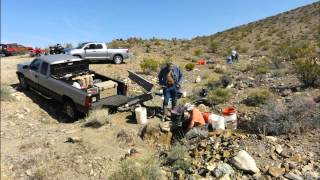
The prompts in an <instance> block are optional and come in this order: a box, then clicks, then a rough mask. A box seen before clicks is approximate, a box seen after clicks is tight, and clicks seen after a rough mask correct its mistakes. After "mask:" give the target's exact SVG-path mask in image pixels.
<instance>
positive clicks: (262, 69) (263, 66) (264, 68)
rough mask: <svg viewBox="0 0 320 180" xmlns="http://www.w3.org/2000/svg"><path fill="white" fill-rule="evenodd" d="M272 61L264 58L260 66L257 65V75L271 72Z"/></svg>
mask: <svg viewBox="0 0 320 180" xmlns="http://www.w3.org/2000/svg"><path fill="white" fill-rule="evenodd" d="M269 64H270V60H269V59H267V58H263V59H262V60H261V62H260V63H259V64H257V65H256V67H255V69H256V74H265V73H267V72H269V71H270V67H269Z"/></svg>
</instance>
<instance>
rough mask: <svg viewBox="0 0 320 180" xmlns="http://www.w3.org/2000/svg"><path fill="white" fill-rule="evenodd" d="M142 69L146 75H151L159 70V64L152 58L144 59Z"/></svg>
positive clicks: (141, 63) (141, 64)
mask: <svg viewBox="0 0 320 180" xmlns="http://www.w3.org/2000/svg"><path fill="white" fill-rule="evenodd" d="M140 67H141V69H142V71H143V72H144V73H146V74H149V73H151V72H155V71H157V70H158V67H159V62H158V61H156V60H155V59H152V58H144V59H143V60H142V61H141V62H140Z"/></svg>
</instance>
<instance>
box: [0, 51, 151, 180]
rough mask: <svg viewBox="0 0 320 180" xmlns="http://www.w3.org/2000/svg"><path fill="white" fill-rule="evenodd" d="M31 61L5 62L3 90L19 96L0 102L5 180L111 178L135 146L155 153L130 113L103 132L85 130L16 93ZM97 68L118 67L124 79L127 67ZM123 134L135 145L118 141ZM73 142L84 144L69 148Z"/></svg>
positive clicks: (46, 103) (50, 105)
mask: <svg viewBox="0 0 320 180" xmlns="http://www.w3.org/2000/svg"><path fill="white" fill-rule="evenodd" d="M28 60H29V61H30V60H31V59H30V58H29V57H26V56H15V57H5V58H1V85H2V86H4V87H8V88H9V90H10V93H11V94H12V95H13V96H15V98H14V99H13V100H11V101H1V179H30V178H42V177H46V179H47V178H49V179H90V178H91V179H97V178H101V179H106V178H107V176H108V175H109V174H110V172H112V171H113V169H114V167H115V166H116V165H117V163H118V161H119V159H120V158H121V157H123V156H124V154H125V153H126V152H127V151H128V149H129V148H131V147H132V146H133V147H135V148H136V149H138V151H140V152H144V153H148V152H152V151H150V147H148V146H146V145H145V144H143V143H142V142H141V140H140V139H138V137H137V135H136V134H137V133H138V131H139V128H140V126H139V125H137V124H135V123H134V121H132V120H130V116H131V113H130V112H123V113H116V114H112V115H110V116H111V119H112V120H111V124H108V125H105V126H102V127H100V128H84V127H82V126H81V125H82V124H83V121H84V120H80V121H77V122H74V123H61V122H63V121H64V118H65V117H64V115H63V113H62V111H61V105H60V104H58V103H57V102H55V101H53V100H45V99H44V98H42V97H41V96H39V95H37V94H36V93H34V92H32V91H26V92H20V91H17V90H15V88H16V87H17V83H18V80H17V78H16V73H15V71H16V65H17V63H20V62H23V61H28ZM92 66H93V68H94V69H95V70H98V71H99V70H100V72H102V73H105V71H106V70H107V69H108V70H109V73H110V74H111V75H112V69H115V68H114V67H115V66H117V70H116V72H117V74H119V72H121V73H120V74H121V75H124V76H123V77H125V73H126V69H125V68H124V66H125V65H113V64H96V65H92ZM129 66H130V65H129ZM108 70H107V71H108ZM114 72H115V71H114ZM154 121H157V120H154ZM121 130H124V131H125V132H127V133H128V134H131V135H132V138H133V140H132V142H130V143H127V144H126V143H122V142H119V141H118V140H117V134H118V133H119V132H120V131H121ZM68 138H72V139H77V140H79V142H76V143H68V142H66V140H67V139H68ZM145 151H148V152H145Z"/></svg>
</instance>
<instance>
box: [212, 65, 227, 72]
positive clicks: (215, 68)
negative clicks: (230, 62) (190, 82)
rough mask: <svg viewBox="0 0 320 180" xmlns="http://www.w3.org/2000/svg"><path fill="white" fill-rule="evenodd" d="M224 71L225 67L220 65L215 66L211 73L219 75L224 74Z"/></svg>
mask: <svg viewBox="0 0 320 180" xmlns="http://www.w3.org/2000/svg"><path fill="white" fill-rule="evenodd" d="M226 70H227V69H226V67H225V66H222V65H216V66H214V69H213V71H214V72H215V73H219V74H223V73H225V72H226Z"/></svg>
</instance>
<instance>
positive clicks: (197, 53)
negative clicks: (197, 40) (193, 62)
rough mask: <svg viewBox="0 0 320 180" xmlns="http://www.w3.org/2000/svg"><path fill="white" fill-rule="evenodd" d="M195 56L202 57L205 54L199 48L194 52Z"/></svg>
mask: <svg viewBox="0 0 320 180" xmlns="http://www.w3.org/2000/svg"><path fill="white" fill-rule="evenodd" d="M193 54H194V55H195V56H200V55H202V54H203V51H202V49H200V48H198V49H195V50H194V51H193Z"/></svg>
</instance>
